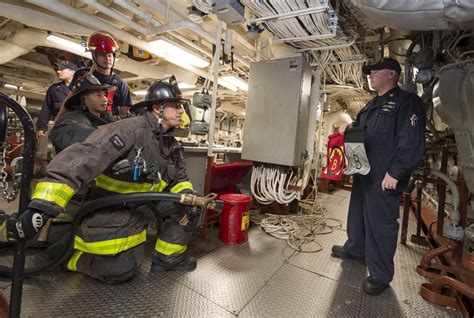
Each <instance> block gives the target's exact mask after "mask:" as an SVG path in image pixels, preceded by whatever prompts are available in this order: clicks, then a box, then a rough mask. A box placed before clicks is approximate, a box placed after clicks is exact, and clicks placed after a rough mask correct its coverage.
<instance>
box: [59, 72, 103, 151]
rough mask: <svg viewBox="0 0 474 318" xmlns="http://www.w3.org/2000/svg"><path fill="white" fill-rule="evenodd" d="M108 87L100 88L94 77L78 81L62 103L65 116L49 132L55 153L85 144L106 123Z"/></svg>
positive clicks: (101, 86) (89, 76)
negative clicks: (73, 145) (81, 143)
mask: <svg viewBox="0 0 474 318" xmlns="http://www.w3.org/2000/svg"><path fill="white" fill-rule="evenodd" d="M110 88H111V87H110V86H109V85H102V84H101V83H100V82H99V80H98V79H97V78H96V77H95V76H94V75H90V74H89V75H87V76H86V77H85V78H83V79H81V80H79V81H77V82H76V83H75V85H74V87H73V89H72V93H73V95H70V96H69V97H68V99H67V100H65V101H64V107H65V108H66V109H67V110H69V112H68V113H66V114H65V115H63V116H61V118H59V119H58V121H57V122H56V123H55V125H54V127H53V129H52V131H51V141H52V143H53V146H54V149H55V151H56V153H59V152H60V151H62V150H63V149H65V148H66V147H68V146H70V145H72V144H75V143H76V142H81V141H84V140H85V139H86V138H87V137H88V136H89V135H90V134H91V133H92V132H93V131H94V130H95V129H96V128H97V127H98V126H101V125H104V124H106V123H107V122H108V121H107V120H105V119H104V113H105V110H106V106H107V93H108V91H109V90H110Z"/></svg>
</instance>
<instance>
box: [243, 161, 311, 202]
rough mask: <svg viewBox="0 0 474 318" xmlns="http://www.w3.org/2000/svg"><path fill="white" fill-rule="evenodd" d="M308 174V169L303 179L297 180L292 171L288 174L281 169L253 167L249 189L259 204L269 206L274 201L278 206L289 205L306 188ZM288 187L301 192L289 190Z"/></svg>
mask: <svg viewBox="0 0 474 318" xmlns="http://www.w3.org/2000/svg"><path fill="white" fill-rule="evenodd" d="M308 166H309V165H308ZM308 173H309V168H307V169H305V172H304V173H303V178H298V177H297V176H296V175H295V176H294V173H293V171H291V172H289V171H285V170H283V169H281V168H269V167H265V166H260V167H253V170H252V177H251V181H250V189H251V191H252V194H253V195H254V197H255V199H256V200H257V201H258V202H259V203H261V204H270V203H272V202H275V201H276V202H277V203H279V204H289V203H290V202H291V201H293V200H295V199H299V198H300V192H302V191H303V190H304V188H305V187H306V183H307V179H308V178H307V175H308ZM290 185H291V186H295V187H297V188H298V189H301V191H297V190H291V189H290V187H289V186H290Z"/></svg>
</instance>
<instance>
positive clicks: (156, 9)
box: [135, 0, 255, 67]
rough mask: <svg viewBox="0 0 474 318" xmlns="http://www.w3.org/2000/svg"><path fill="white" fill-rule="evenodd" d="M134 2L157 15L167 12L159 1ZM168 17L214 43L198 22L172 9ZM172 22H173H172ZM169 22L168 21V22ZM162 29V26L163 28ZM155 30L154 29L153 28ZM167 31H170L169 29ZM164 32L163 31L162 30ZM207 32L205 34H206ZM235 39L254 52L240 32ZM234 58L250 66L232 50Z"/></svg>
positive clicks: (137, 0)
mask: <svg viewBox="0 0 474 318" xmlns="http://www.w3.org/2000/svg"><path fill="white" fill-rule="evenodd" d="M135 2H137V3H138V4H140V5H143V6H144V7H146V8H147V9H148V10H149V11H150V12H153V13H155V14H158V15H163V13H164V12H167V8H166V6H165V5H164V4H162V3H160V2H159V1H156V0H136V1H135ZM169 18H170V20H172V21H178V22H181V23H182V25H183V28H186V29H188V30H189V31H191V32H195V33H197V34H198V35H200V36H201V37H203V38H204V39H205V40H206V41H208V42H209V43H212V44H215V42H214V36H213V35H212V34H210V33H209V32H207V31H206V30H204V29H203V28H202V27H201V26H200V25H199V24H196V23H193V22H191V21H189V20H186V17H184V16H181V15H179V14H177V13H175V12H174V11H173V10H169ZM172 23H173V22H172ZM184 23H186V24H187V27H184ZM168 24H169V23H168ZM163 29H164V28H163ZM155 31H156V29H155ZM169 31H172V29H171V30H169ZM163 32H165V31H163ZM206 34H207V35H206ZM235 39H236V40H237V41H238V42H239V43H240V44H242V45H243V46H245V48H246V49H247V50H248V51H249V52H254V51H255V48H254V47H253V45H252V44H250V43H249V42H248V41H247V40H246V39H245V38H244V37H243V36H241V35H240V34H238V33H237V32H236V33H235ZM234 58H235V59H236V60H237V61H239V62H240V63H242V64H243V65H245V66H246V67H250V64H249V62H247V61H246V60H245V59H244V58H243V57H242V56H241V55H239V54H237V53H235V52H234Z"/></svg>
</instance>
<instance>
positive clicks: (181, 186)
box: [170, 181, 193, 193]
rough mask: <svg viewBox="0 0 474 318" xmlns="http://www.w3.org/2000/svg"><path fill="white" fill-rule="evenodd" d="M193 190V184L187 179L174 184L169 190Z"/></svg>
mask: <svg viewBox="0 0 474 318" xmlns="http://www.w3.org/2000/svg"><path fill="white" fill-rule="evenodd" d="M186 189H189V190H193V184H192V183H191V182H189V181H183V182H180V183H178V184H176V185H175V186H174V187H172V188H171V190H170V192H171V193H180V192H181V191H183V190H186Z"/></svg>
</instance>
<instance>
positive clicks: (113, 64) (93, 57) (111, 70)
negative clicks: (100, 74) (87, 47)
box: [92, 53, 115, 75]
mask: <svg viewBox="0 0 474 318" xmlns="http://www.w3.org/2000/svg"><path fill="white" fill-rule="evenodd" d="M96 54H97V53H92V60H93V61H94V64H95V65H96V66H97V68H100V69H101V70H104V71H106V70H107V68H105V67H102V65H100V64H99V62H98V61H97V57H96ZM112 54H113V55H114V61H113V62H112V67H111V68H110V75H112V73H113V71H114V66H115V53H112Z"/></svg>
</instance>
